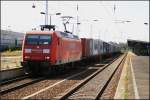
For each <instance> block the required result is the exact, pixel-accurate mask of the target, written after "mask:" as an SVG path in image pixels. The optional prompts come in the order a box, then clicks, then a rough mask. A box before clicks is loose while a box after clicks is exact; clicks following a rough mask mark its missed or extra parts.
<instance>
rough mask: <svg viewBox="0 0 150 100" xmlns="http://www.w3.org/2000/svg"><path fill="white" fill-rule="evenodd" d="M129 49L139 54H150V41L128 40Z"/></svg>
mask: <svg viewBox="0 0 150 100" xmlns="http://www.w3.org/2000/svg"><path fill="white" fill-rule="evenodd" d="M127 42H128V47H129V49H131V50H132V52H134V53H135V54H137V55H143V56H149V54H150V43H149V42H146V41H139V40H130V39H128V40H127Z"/></svg>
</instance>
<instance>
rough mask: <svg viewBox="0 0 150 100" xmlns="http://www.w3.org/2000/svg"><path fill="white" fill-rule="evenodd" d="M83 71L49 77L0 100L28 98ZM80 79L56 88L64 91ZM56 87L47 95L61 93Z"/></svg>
mask: <svg viewBox="0 0 150 100" xmlns="http://www.w3.org/2000/svg"><path fill="white" fill-rule="evenodd" d="M83 70H85V69H83V68H81V69H80V68H79V69H77V70H74V71H69V72H67V73H65V74H63V75H56V76H52V77H50V78H48V79H46V80H43V81H40V82H37V83H35V84H32V85H29V86H26V87H23V88H21V89H17V90H15V91H12V92H9V93H7V94H4V95H1V99H20V98H22V97H25V96H28V95H30V94H32V93H35V92H37V91H39V90H41V89H43V88H45V87H48V86H50V85H52V84H54V83H56V82H58V81H61V80H63V79H65V78H66V77H68V76H71V75H73V74H75V73H79V72H81V71H83ZM90 72H91V71H90ZM89 74H90V73H89ZM80 78H82V77H80ZM80 78H79V77H78V79H73V80H67V83H63V84H64V86H62V84H61V85H58V86H57V87H62V88H64V89H66V88H65V87H67V86H71V85H73V84H74V83H76V82H78V81H80ZM65 85H66V86H65ZM57 87H56V89H55V88H54V89H55V90H56V92H55V91H53V89H52V91H53V92H51V93H48V94H55V93H57V90H61V91H63V90H64V89H59V88H57ZM61 91H60V92H61ZM43 93H44V92H43ZM44 97H45V94H44ZM46 98H47V97H46Z"/></svg>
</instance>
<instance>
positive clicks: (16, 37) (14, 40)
mask: <svg viewBox="0 0 150 100" xmlns="http://www.w3.org/2000/svg"><path fill="white" fill-rule="evenodd" d="M23 38H24V34H23V33H19V32H13V31H8V30H1V41H0V44H1V47H0V50H4V49H6V48H12V47H21V45H22V41H23Z"/></svg>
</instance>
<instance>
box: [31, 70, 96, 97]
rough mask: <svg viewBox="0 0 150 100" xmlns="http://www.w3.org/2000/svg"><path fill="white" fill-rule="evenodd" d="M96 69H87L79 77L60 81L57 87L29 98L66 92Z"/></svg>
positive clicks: (53, 95) (52, 95)
mask: <svg viewBox="0 0 150 100" xmlns="http://www.w3.org/2000/svg"><path fill="white" fill-rule="evenodd" d="M96 70H97V69H88V71H86V72H85V73H83V74H81V75H79V76H77V77H74V78H71V79H69V80H67V81H64V82H62V83H60V84H59V85H56V86H55V87H53V88H51V89H49V90H47V91H45V92H42V93H40V94H38V95H36V96H33V97H31V98H29V99H52V98H53V97H55V96H56V95H58V94H60V93H62V92H64V91H65V90H67V89H69V88H70V87H72V86H73V85H75V84H76V83H78V82H80V81H81V80H83V79H85V78H86V77H87V76H89V75H90V74H92V73H93V72H95V71H96Z"/></svg>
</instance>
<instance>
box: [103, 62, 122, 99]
mask: <svg viewBox="0 0 150 100" xmlns="http://www.w3.org/2000/svg"><path fill="white" fill-rule="evenodd" d="M122 69H123V63H122V64H121V66H119V68H118V69H117V71H116V72H115V74H114V75H113V77H112V79H111V80H110V82H109V84H108V86H107V87H106V89H105V90H104V92H103V94H102V95H101V97H100V99H113V98H114V96H115V92H116V89H117V86H118V82H119V79H120V76H121V72H122Z"/></svg>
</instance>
